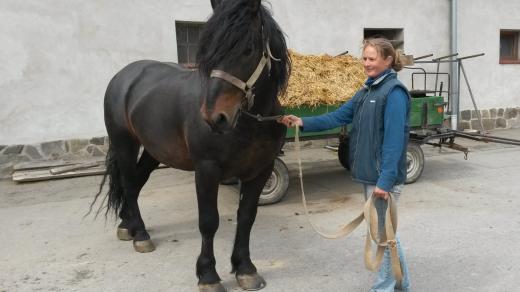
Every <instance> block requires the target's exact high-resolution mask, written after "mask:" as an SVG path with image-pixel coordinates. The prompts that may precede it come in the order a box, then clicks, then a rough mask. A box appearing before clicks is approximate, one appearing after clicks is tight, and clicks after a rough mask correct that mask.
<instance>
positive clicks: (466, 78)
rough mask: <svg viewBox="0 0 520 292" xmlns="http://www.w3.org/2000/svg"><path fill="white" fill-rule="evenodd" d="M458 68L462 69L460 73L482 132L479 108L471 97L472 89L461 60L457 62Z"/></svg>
mask: <svg viewBox="0 0 520 292" xmlns="http://www.w3.org/2000/svg"><path fill="white" fill-rule="evenodd" d="M459 64H460V69H461V70H462V74H463V76H464V81H466V86H467V87H468V91H469V96H470V97H471V102H473V108H475V112H476V113H477V118H478V121H479V122H480V128H481V129H482V133H484V132H485V131H486V129H484V123H482V117H481V116H480V110H479V109H478V108H477V103H476V102H475V98H474V97H473V91H472V90H471V86H469V81H468V76H467V75H466V70H464V65H462V62H459Z"/></svg>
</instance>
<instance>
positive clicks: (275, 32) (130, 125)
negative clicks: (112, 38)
mask: <svg viewBox="0 0 520 292" xmlns="http://www.w3.org/2000/svg"><path fill="white" fill-rule="evenodd" d="M211 4H212V6H213V15H212V16H211V17H210V19H209V20H208V22H207V24H206V26H205V30H204V32H203V33H202V36H201V39H200V46H199V50H198V53H197V59H198V68H199V69H198V70H188V69H183V68H182V67H181V66H179V65H176V64H173V63H162V62H158V61H146V60H144V61H137V62H135V63H132V64H130V65H128V66H126V67H125V68H124V69H122V70H121V71H120V72H119V73H117V74H116V75H115V76H114V78H113V79H112V80H111V81H110V83H109V85H108V88H107V91H106V94H105V101H104V110H105V125H106V129H107V132H108V136H109V140H110V146H109V150H108V153H107V160H106V166H107V174H106V175H105V177H104V178H103V182H102V184H101V187H102V186H103V184H104V182H105V179H106V177H107V176H108V177H109V190H108V193H107V195H106V202H107V213H108V212H109V211H113V212H114V213H115V214H116V215H117V216H119V218H120V219H121V223H120V224H119V226H118V229H117V235H118V238H119V239H121V240H133V243H134V248H135V250H136V251H138V252H150V251H153V250H154V249H155V247H154V245H153V243H152V242H151V240H150V235H149V234H148V232H147V231H146V228H145V224H144V222H143V219H142V217H141V214H140V211H139V206H138V203H137V201H138V200H137V199H138V196H139V192H140V191H141V189H142V187H143V186H144V184H145V183H146V181H147V180H148V178H149V176H150V173H151V172H152V171H153V170H154V169H155V168H156V167H157V166H158V164H159V163H160V162H162V163H164V164H166V165H168V166H170V167H174V168H177V169H182V170H194V171H195V184H196V192H197V202H198V218H199V230H200V233H201V236H202V246H201V252H200V255H199V257H198V260H197V264H196V274H197V277H198V279H199V289H200V290H201V291H225V289H224V287H223V286H222V285H221V283H220V277H219V275H218V273H217V271H216V269H215V263H216V262H215V257H214V252H213V238H214V236H215V233H216V231H217V229H218V225H219V213H218V209H217V195H218V188H219V183H220V182H221V181H223V180H226V179H229V178H232V177H238V178H239V179H240V180H241V181H242V184H241V188H240V203H239V208H238V212H237V222H238V223H237V229H236V235H235V241H234V247H233V252H232V255H231V264H232V271H233V272H234V273H235V275H236V278H237V281H238V283H239V285H240V286H241V287H242V288H243V289H246V290H258V289H261V288H263V287H264V286H265V281H264V280H263V278H262V277H261V276H260V275H259V274H258V273H257V270H256V267H255V266H254V264H253V263H252V261H251V258H250V252H249V240H250V232H251V228H252V226H253V223H254V221H255V217H256V213H257V202H258V198H259V196H260V193H261V191H262V189H263V187H264V184H265V183H266V181H267V179H268V178H269V176H270V174H271V172H272V170H273V164H274V159H275V157H276V155H277V153H278V152H279V150H280V147H281V145H282V141H283V137H284V136H285V131H286V129H285V127H284V126H283V125H281V124H279V123H277V122H276V121H274V120H273V119H271V120H267V121H259V119H257V118H254V116H257V115H260V116H271V117H272V116H276V115H280V114H281V113H282V109H281V106H280V103H279V102H278V99H277V97H278V95H279V93H280V92H283V91H285V89H286V86H287V80H288V78H289V74H290V68H291V64H290V58H289V56H288V53H287V47H286V43H285V39H284V35H283V32H282V31H281V29H280V28H279V26H278V25H277V23H276V22H275V20H274V19H273V17H272V15H271V14H270V12H269V10H268V9H266V7H265V6H264V5H263V4H262V3H261V0H225V1H218V0H212V1H211ZM257 117H258V116H257ZM141 147H142V148H143V149H144V150H143V152H142V154H141V155H140V156H139V150H140V148H141ZM100 194H101V190H100V191H99V193H98V194H97V195H96V197H95V199H96V200H97V199H98V197H99V196H100ZM94 202H95V201H94ZM92 204H94V203H92Z"/></svg>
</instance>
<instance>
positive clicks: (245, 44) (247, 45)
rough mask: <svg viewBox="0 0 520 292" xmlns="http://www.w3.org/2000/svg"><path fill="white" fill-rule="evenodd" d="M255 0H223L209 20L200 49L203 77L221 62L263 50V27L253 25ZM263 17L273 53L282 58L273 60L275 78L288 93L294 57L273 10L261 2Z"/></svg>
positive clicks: (199, 64) (200, 67)
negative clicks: (252, 51) (290, 55)
mask: <svg viewBox="0 0 520 292" xmlns="http://www.w3.org/2000/svg"><path fill="white" fill-rule="evenodd" d="M250 1H251V0H234V1H229V0H227V1H222V3H221V4H220V5H218V6H217V7H216V8H215V10H214V12H213V15H212V16H211V17H210V19H209V20H208V21H207V23H206V25H205V29H204V31H203V32H202V35H201V38H200V42H199V50H198V51H197V62H198V67H199V69H200V72H201V74H202V76H204V77H206V78H207V77H209V74H210V72H211V70H213V69H214V68H215V67H216V66H217V64H222V63H225V64H230V63H231V64H232V63H233V62H234V61H235V60H236V58H237V57H238V56H241V55H243V54H244V53H245V52H246V51H247V50H250V49H253V50H262V48H263V42H264V41H263V40H262V32H261V30H260V29H258V28H257V27H256V28H253V29H252V27H254V26H252V25H251V23H252V21H254V18H253V17H251V14H252V13H253V12H252V11H251V8H250V4H249V2H250ZM259 9H260V11H259V13H260V19H261V21H262V26H263V37H264V39H267V40H269V44H270V48H271V52H272V54H273V56H274V57H275V58H277V59H280V60H281V61H279V62H278V61H272V62H271V63H272V69H271V78H273V79H274V80H276V83H277V84H276V85H277V88H278V91H279V92H280V91H281V92H284V91H285V89H286V88H287V82H288V79H289V75H290V71H291V60H290V57H289V53H288V51H287V45H286V43H285V38H284V34H283V32H282V30H281V29H280V27H279V26H278V24H277V23H276V21H275V20H274V18H273V17H272V15H271V12H270V11H269V10H268V9H267V8H266V7H265V6H264V5H263V4H261V5H260V8H259Z"/></svg>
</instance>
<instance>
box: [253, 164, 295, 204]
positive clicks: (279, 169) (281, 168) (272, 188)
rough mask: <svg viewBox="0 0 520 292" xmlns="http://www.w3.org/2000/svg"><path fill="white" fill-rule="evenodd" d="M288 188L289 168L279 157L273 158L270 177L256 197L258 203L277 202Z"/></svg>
mask: <svg viewBox="0 0 520 292" xmlns="http://www.w3.org/2000/svg"><path fill="white" fill-rule="evenodd" d="M288 188H289V169H288V168H287V166H286V165H285V163H284V162H283V161H282V160H281V159H280V158H276V159H275V160H274V168H273V172H272V173H271V177H270V178H269V180H268V181H267V182H266V183H265V186H264V189H263V190H262V193H261V194H260V198H259V199H258V205H261V206H262V205H269V204H274V203H278V202H279V201H281V200H282V199H283V197H285V195H286V194H287V189H288Z"/></svg>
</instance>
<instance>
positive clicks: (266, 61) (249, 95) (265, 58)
mask: <svg viewBox="0 0 520 292" xmlns="http://www.w3.org/2000/svg"><path fill="white" fill-rule="evenodd" d="M268 51H269V52H270V50H269V49H268ZM265 65H267V67H268V69H269V72H270V71H271V60H270V56H269V55H267V54H265V53H263V54H262V58H261V59H260V62H258V65H257V66H256V69H255V71H254V72H253V74H252V75H251V77H249V79H248V80H247V81H246V82H244V81H242V80H240V79H239V78H237V77H235V76H233V75H231V74H229V73H227V72H225V71H222V70H212V71H211V74H210V75H209V76H210V78H211V77H215V78H220V79H222V80H225V81H227V82H229V83H231V84H233V85H234V86H236V87H237V88H238V89H240V90H242V91H243V92H244V93H245V102H247V109H248V110H250V109H251V108H252V107H253V104H254V102H255V95H254V94H253V88H254V85H255V83H256V81H258V78H260V75H261V74H262V71H263V70H264V67H265Z"/></svg>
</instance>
